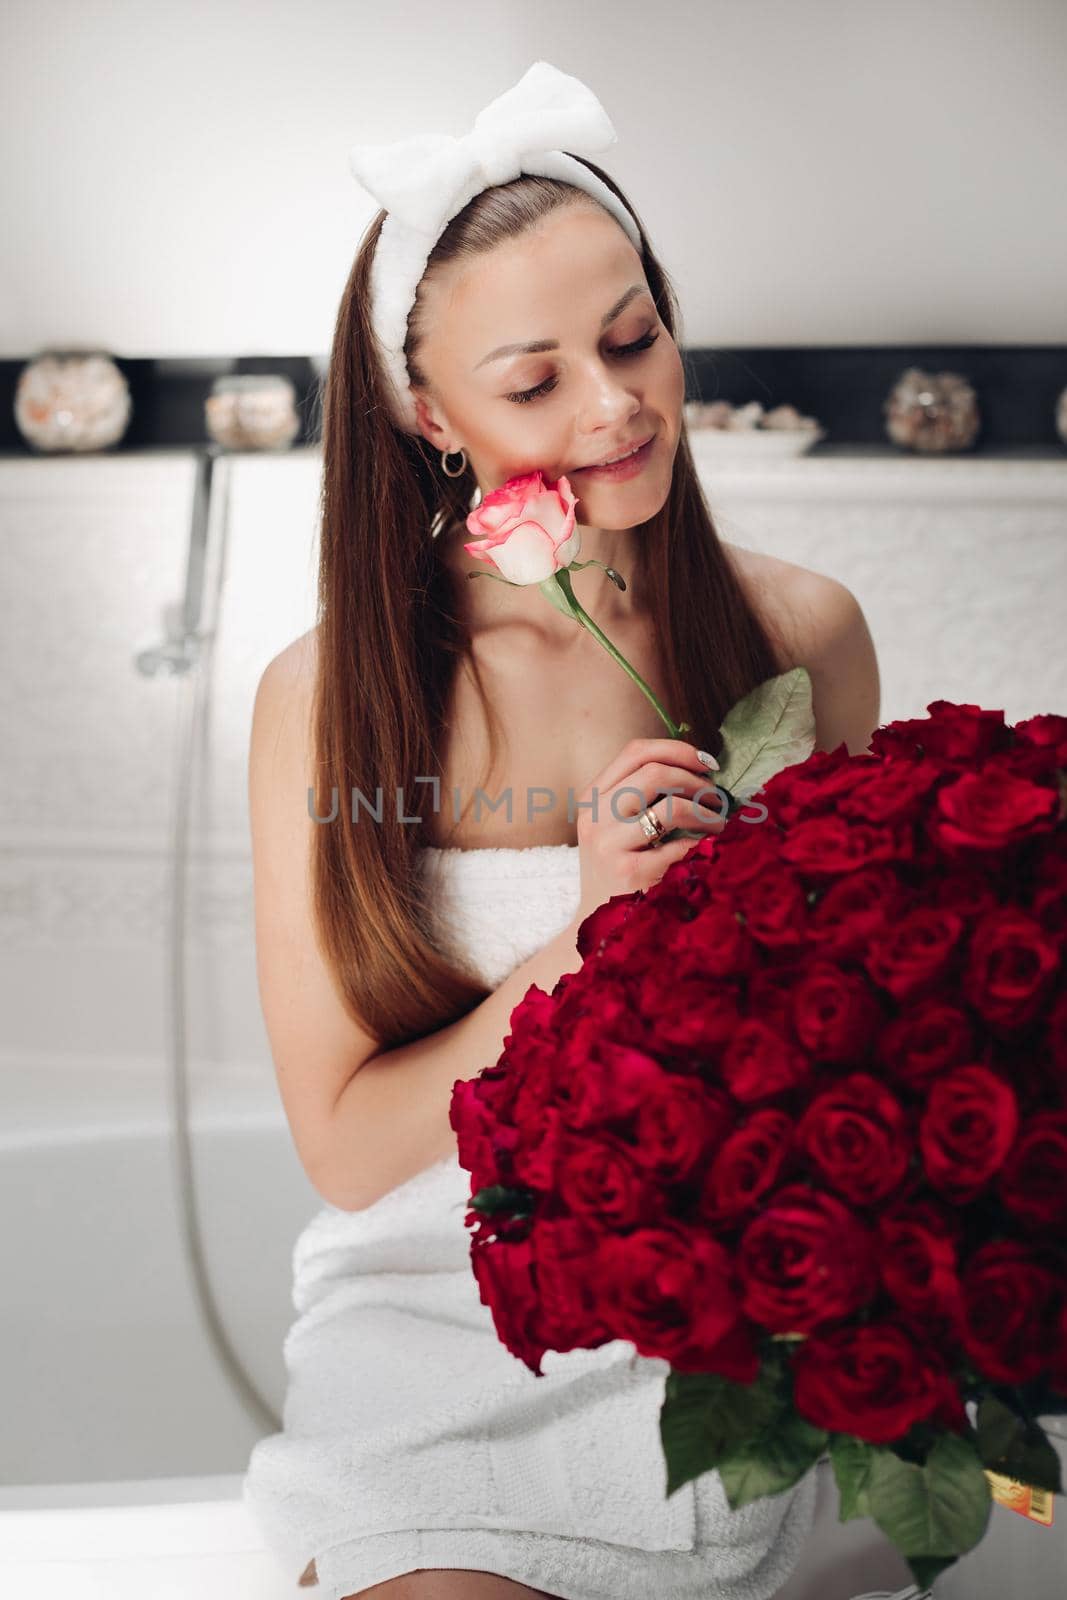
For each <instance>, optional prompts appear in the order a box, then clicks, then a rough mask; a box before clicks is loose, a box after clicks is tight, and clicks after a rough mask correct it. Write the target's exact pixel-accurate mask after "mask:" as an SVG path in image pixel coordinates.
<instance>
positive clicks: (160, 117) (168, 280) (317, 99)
mask: <svg viewBox="0 0 1067 1600" xmlns="http://www.w3.org/2000/svg"><path fill="white" fill-rule="evenodd" d="M538 58H544V59H546V60H549V61H551V62H552V63H553V64H554V65H555V66H558V67H559V68H561V69H562V70H564V71H567V72H572V73H574V74H576V75H577V76H578V77H580V78H582V79H583V80H584V81H585V82H587V83H588V84H589V85H590V87H591V88H592V89H593V90H594V91H595V93H596V94H597V95H598V96H599V98H600V99H601V101H602V102H603V104H604V106H605V108H606V109H607V111H608V114H609V116H610V117H611V119H612V121H613V122H614V124H615V126H616V129H617V131H618V135H619V142H618V144H617V145H616V146H615V147H614V149H613V150H612V151H611V152H609V153H608V155H606V156H605V157H604V158H603V164H604V165H605V166H607V167H608V169H609V170H610V171H611V172H612V174H613V175H614V176H615V177H616V178H617V179H618V181H619V182H620V183H621V184H622V186H623V187H624V188H625V189H626V190H627V192H628V193H629V195H630V197H631V199H632V200H633V202H634V204H635V205H636V207H637V209H638V211H639V212H640V214H641V215H642V218H643V220H644V221H645V224H646V226H647V227H648V229H649V231H650V234H651V237H652V240H653V242H654V245H655V247H656V249H657V251H658V252H659V254H660V255H661V258H662V259H663V260H664V262H665V264H666V266H667V268H668V270H669V271H670V272H671V274H672V276H673V277H674V279H675V282H676V284H677V286H678V289H679V292H680V295H681V300H682V309H683V316H684V325H683V336H684V339H685V342H686V343H688V344H691V345H701V344H703V345H744V344H763V343H769V344H786V345H789V344H853V343H871V344H892V343H905V342H908V343H910V342H917V343H921V342H928V343H935V342H936V343H942V342H944V343H954V342H960V343H982V344H990V343H994V344H995V343H1059V342H1064V341H1067V292H1065V284H1067V205H1065V204H1064V201H1063V192H1064V190H1063V164H1064V153H1065V150H1067V94H1065V93H1064V83H1065V81H1067V3H1065V0H892V3H889V0H483V3H476V4H464V5H459V6H455V5H447V4H446V5H443V4H441V3H440V0H400V3H399V4H397V5H395V6H386V5H383V4H381V0H372V3H368V0H3V6H2V8H0V128H2V130H3V136H2V141H0V215H2V216H3V218H4V223H5V233H6V235H7V237H6V248H5V250H4V252H3V256H2V258H0V357H7V358H16V359H21V358H23V357H25V356H28V355H30V354H32V353H34V352H35V351H36V350H38V349H40V348H42V347H43V346H45V345H57V344H65V343H70V344H87V343H88V344H100V345H102V346H104V347H106V348H109V349H111V350H113V351H114V352H115V353H117V354H119V355H123V356H130V357H132V356H147V355H157V356H193V355H200V356H206V355H212V354H231V353H243V354H264V353H271V354H293V353H311V354H314V353H318V352H323V351H325V350H326V349H328V347H329V343H330V336H331V329H332V322H333V317H334V313H335V309H336V304H337V299H338V296H339V293H340V290H341V287H342V285H343V282H344V279H345V277H346V275H347V272H348V268H349V265H350V262H351V257H352V254H353V251H354V248H355V245H356V243H357V241H358V239H359V236H360V234H361V233H362V231H363V229H364V227H365V225H366V223H367V221H368V220H369V219H370V217H371V216H372V215H373V211H374V207H373V205H371V204H370V202H369V201H368V200H367V199H366V197H365V196H364V194H363V192H362V190H361V189H360V188H359V187H358V185H357V184H356V182H355V180H354V179H353V178H352V177H351V176H350V175H349V172H348V166H347V156H348V149H349V146H350V145H351V144H354V143H356V142H357V141H363V140H390V139H394V138H399V137H403V136H405V135H407V134H410V133H414V132H423V131H431V130H432V131H441V132H447V133H453V134H460V133H463V132H465V131H466V129H467V128H468V127H469V126H470V123H471V122H472V120H473V118H474V115H475V114H476V112H477V111H478V110H479V109H480V108H481V106H482V105H483V104H484V103H485V102H486V101H487V100H488V99H490V98H492V97H493V96H494V95H496V94H498V93H500V92H501V91H503V90H504V89H505V88H508V87H510V85H511V84H512V83H514V82H515V81H516V80H517V79H518V78H519V77H521V75H522V73H523V72H524V71H525V70H526V68H527V67H528V66H529V65H530V63H531V62H532V61H534V60H536V59H538Z"/></svg>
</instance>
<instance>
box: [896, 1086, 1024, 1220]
mask: <svg viewBox="0 0 1067 1600" xmlns="http://www.w3.org/2000/svg"><path fill="white" fill-rule="evenodd" d="M1018 1127H1019V1109H1018V1105H1017V1104H1016V1100H1015V1091H1014V1090H1013V1089H1012V1087H1011V1085H1010V1084H1009V1083H1005V1082H1004V1080H1003V1078H999V1077H998V1076H997V1075H996V1073H995V1072H990V1071H989V1069H988V1067H983V1066H980V1065H975V1066H966V1067H956V1068H954V1069H953V1071H952V1072H949V1073H947V1074H946V1076H945V1077H943V1078H941V1079H939V1080H938V1081H937V1082H936V1083H935V1084H934V1085H933V1087H932V1089H931V1090H930V1096H929V1099H928V1100H927V1102H926V1109H925V1110H924V1112H923V1113H922V1117H921V1119H920V1122H919V1148H920V1149H921V1151H922V1158H923V1165H924V1167H925V1169H926V1175H927V1177H928V1178H929V1180H930V1183H931V1184H932V1186H933V1187H934V1188H935V1189H937V1190H939V1191H940V1193H942V1194H944V1195H945V1196H947V1198H948V1199H950V1200H952V1201H953V1202H955V1203H956V1204H960V1203H962V1202H963V1201H966V1200H973V1199H974V1197H975V1195H977V1194H978V1193H979V1192H980V1190H982V1189H983V1188H984V1187H985V1185H986V1184H987V1183H988V1182H989V1180H990V1178H991V1177H992V1176H993V1174H994V1172H996V1171H997V1170H998V1169H999V1168H1000V1166H1001V1164H1002V1162H1003V1160H1004V1157H1005V1156H1006V1155H1007V1153H1008V1151H1009V1150H1010V1149H1011V1147H1012V1145H1013V1144H1014V1142H1015V1135H1016V1132H1017V1131H1018Z"/></svg>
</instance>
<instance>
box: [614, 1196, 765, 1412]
mask: <svg viewBox="0 0 1067 1600" xmlns="http://www.w3.org/2000/svg"><path fill="white" fill-rule="evenodd" d="M586 1271H587V1273H588V1274H589V1276H590V1277H591V1278H592V1280H593V1281H594V1283H595V1285H596V1295H597V1299H598V1301H599V1300H600V1299H601V1298H602V1299H603V1300H604V1302H605V1303H606V1304H609V1305H610V1306H611V1309H612V1327H613V1329H614V1332H615V1337H616V1338H619V1339H629V1340H631V1341H632V1342H633V1344H634V1345H635V1347H636V1349H637V1353H638V1354H639V1355H643V1356H651V1357H656V1358H660V1359H662V1360H664V1361H669V1362H670V1364H671V1366H672V1367H674V1368H675V1369H676V1370H677V1371H679V1372H717V1373H720V1374H721V1375H722V1376H723V1377H727V1378H732V1379H734V1381H735V1382H737V1383H751V1382H752V1381H753V1380H754V1379H755V1378H756V1376H757V1374H758V1372H759V1357H758V1355H757V1353H756V1350H755V1347H754V1345H753V1343H752V1336H751V1333H750V1331H749V1329H748V1327H747V1325H746V1323H745V1320H744V1317H743V1316H742V1314H741V1307H740V1305H739V1303H738V1300H737V1294H736V1288H735V1284H734V1280H733V1263H732V1261H731V1258H730V1254H729V1252H728V1251H727V1250H725V1249H724V1248H723V1246H722V1245H721V1244H718V1243H717V1242H716V1241H715V1240H714V1239H711V1238H709V1237H708V1235H707V1234H706V1233H704V1232H701V1231H700V1230H693V1231H692V1232H686V1231H683V1230H682V1229H681V1228H638V1229H636V1230H635V1231H634V1232H633V1233H629V1234H627V1235H626V1236H625V1237H614V1236H611V1235H608V1236H605V1238H604V1241H603V1243H602V1245H601V1247H600V1249H599V1251H598V1253H597V1255H596V1258H595V1259H594V1260H593V1261H592V1262H590V1263H589V1265H588V1267H587V1268H586Z"/></svg>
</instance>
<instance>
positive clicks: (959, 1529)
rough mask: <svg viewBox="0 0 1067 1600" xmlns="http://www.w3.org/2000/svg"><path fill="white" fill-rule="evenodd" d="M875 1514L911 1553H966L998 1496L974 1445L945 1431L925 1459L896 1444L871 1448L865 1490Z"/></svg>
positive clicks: (902, 1548)
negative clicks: (899, 1450) (909, 1457)
mask: <svg viewBox="0 0 1067 1600" xmlns="http://www.w3.org/2000/svg"><path fill="white" fill-rule="evenodd" d="M866 1499H867V1504H868V1506H869V1508H870V1513H869V1514H870V1516H871V1517H872V1518H873V1519H874V1521H875V1522H876V1523H877V1524H878V1526H879V1527H880V1528H881V1530H882V1532H883V1533H884V1534H886V1535H887V1537H888V1538H890V1539H892V1541H893V1543H894V1544H895V1545H896V1547H897V1549H898V1550H899V1551H900V1552H901V1553H902V1554H903V1555H904V1556H906V1557H911V1556H948V1557H950V1558H953V1557H956V1556H961V1555H963V1554H964V1553H965V1552H966V1551H968V1550H971V1549H973V1548H974V1546H975V1545H976V1544H977V1543H978V1542H979V1540H980V1539H981V1538H982V1535H983V1534H984V1533H985V1531H986V1527H987V1526H988V1523H989V1516H990V1512H991V1511H992V1508H993V1498H992V1494H991V1491H990V1486H989V1479H988V1478H987V1477H986V1475H985V1469H984V1468H983V1466H982V1463H981V1461H980V1460H979V1459H978V1454H977V1452H976V1450H975V1449H974V1446H973V1445H971V1444H969V1443H968V1442H967V1440H966V1439H961V1438H959V1437H957V1435H955V1434H952V1433H943V1434H942V1435H941V1437H940V1438H939V1439H938V1440H937V1442H936V1444H934V1446H933V1447H932V1449H931V1451H930V1454H929V1455H928V1456H927V1458H926V1462H925V1464H923V1465H921V1466H920V1465H919V1464H918V1463H917V1462H914V1461H902V1460H901V1459H900V1457H899V1456H898V1455H896V1454H895V1452H894V1451H893V1450H891V1449H888V1448H884V1447H880V1446H876V1447H875V1448H874V1450H873V1452H872V1459H871V1466H870V1474H869V1477H868V1486H867V1494H866Z"/></svg>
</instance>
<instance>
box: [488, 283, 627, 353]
mask: <svg viewBox="0 0 1067 1600" xmlns="http://www.w3.org/2000/svg"><path fill="white" fill-rule="evenodd" d="M649 293H650V291H649V288H648V285H647V284H644V283H632V284H631V285H630V287H629V288H628V289H627V290H626V292H625V293H624V294H621V295H620V296H619V298H618V299H617V300H616V302H615V304H614V305H613V306H612V307H611V310H610V311H605V313H604V315H603V316H602V317H601V319H600V326H601V328H606V327H607V326H608V324H609V322H614V321H615V318H616V317H617V316H618V315H619V312H620V311H624V310H625V309H626V307H627V306H628V305H629V304H630V301H631V300H632V299H633V298H634V295H637V294H649ZM558 349H559V340H558V339H531V340H530V342H529V343H528V344H501V345H498V346H497V348H496V349H495V350H490V352H489V354H488V355H487V356H483V357H482V359H481V360H480V361H479V362H478V365H477V366H476V367H475V368H474V370H475V372H477V370H478V367H484V366H485V364H486V362H487V361H501V360H503V358H504V357H505V356H517V355H524V354H526V353H527V352H530V353H535V352H537V351H539V350H558Z"/></svg>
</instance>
